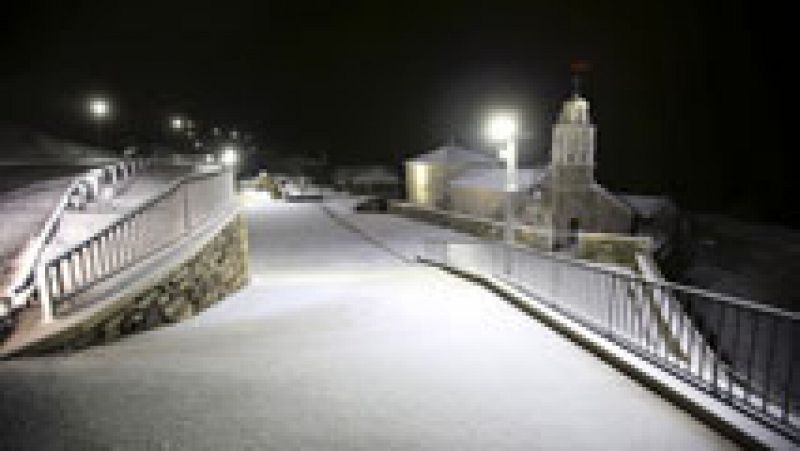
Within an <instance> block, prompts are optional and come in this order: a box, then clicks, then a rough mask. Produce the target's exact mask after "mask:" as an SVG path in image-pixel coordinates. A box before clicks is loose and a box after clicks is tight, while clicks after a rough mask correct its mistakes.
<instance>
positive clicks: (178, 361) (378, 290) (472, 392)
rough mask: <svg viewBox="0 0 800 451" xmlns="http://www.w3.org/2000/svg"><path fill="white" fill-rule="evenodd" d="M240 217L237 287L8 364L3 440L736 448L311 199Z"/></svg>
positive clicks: (168, 445) (0, 366)
mask: <svg viewBox="0 0 800 451" xmlns="http://www.w3.org/2000/svg"><path fill="white" fill-rule="evenodd" d="M246 214H247V218H248V221H249V226H250V244H251V254H252V266H251V270H252V274H253V277H252V279H253V280H252V283H251V285H250V286H249V287H248V288H246V289H245V290H243V291H241V292H240V293H238V294H236V295H234V296H232V297H231V298H229V299H227V300H226V301H224V302H221V303H219V304H217V305H216V306H215V307H213V308H211V309H209V310H207V311H205V312H203V313H202V314H200V315H199V316H197V317H196V318H194V319H192V320H189V321H187V322H184V323H182V324H179V325H176V326H173V327H168V328H164V329H160V330H157V331H152V332H148V333H144V334H140V335H136V336H132V337H129V338H127V339H125V340H122V341H120V342H118V343H115V344H112V345H108V346H104V347H97V348H93V349H89V350H86V351H83V352H79V353H76V354H72V355H63V356H50V357H43V358H32V359H24V360H15V361H3V362H0V393H2V402H0V421H2V423H0V424H2V425H3V426H2V429H1V430H2V433H0V448H4V447H6V446H8V447H12V448H13V447H22V445H26V447H32V446H35V447H48V448H60V447H68V448H96V447H103V448H108V447H120V448H137V449H141V448H156V449H242V448H248V447H249V448H254V449H262V448H267V447H269V448H273V449H308V448H316V449H386V448H393V449H409V448H413V449H419V448H424V449H532V448H545V449H547V448H561V449H575V448H590V449H730V448H731V446H732V445H731V443H729V442H727V441H726V440H725V439H723V438H721V437H720V436H718V435H717V434H716V433H715V432H713V431H712V430H710V429H708V428H707V427H706V426H704V425H702V424H701V423H699V422H697V421H696V420H694V419H693V418H692V417H690V416H689V415H688V414H686V413H684V412H683V411H681V410H679V409H678V408H676V407H674V406H672V405H671V404H669V403H667V402H666V401H664V400H662V399H661V398H660V397H659V396H657V395H656V394H654V393H651V392H649V391H647V390H646V389H644V388H642V387H641V386H639V385H637V384H636V383H634V382H632V381H631V380H629V379H628V378H626V377H625V376H623V375H621V374H620V373H618V372H617V371H615V370H614V369H612V368H610V367H609V366H607V365H606V364H604V363H603V362H601V361H600V360H598V359H596V358H595V357H593V356H592V355H590V354H588V353H587V352H585V351H584V350H583V349H581V348H579V347H578V346H576V345H574V344H572V343H571V342H569V341H567V340H565V339H564V338H562V337H561V336H559V335H557V334H556V333H555V332H553V331H551V330H549V329H547V328H546V327H544V326H542V325H541V324H539V323H537V322H536V321H534V320H532V319H530V318H528V317H526V316H524V315H522V314H520V313H519V312H518V311H516V310H514V309H513V308H512V307H510V306H508V305H507V304H506V303H504V302H502V301H500V300H498V299H497V298H495V297H494V296H493V295H491V294H490V293H488V292H487V291H485V290H483V289H481V288H479V287H477V286H475V285H472V284H470V283H467V282H465V281H462V280H459V279H455V278H452V277H450V276H448V275H446V274H443V273H440V272H438V271H436V270H434V269H430V268H425V267H420V266H415V265H410V264H407V263H404V262H403V261H402V260H400V259H398V258H397V257H395V256H394V255H393V254H391V253H388V252H386V251H385V250H383V249H381V248H379V247H376V246H375V245H373V244H372V243H370V242H368V241H366V240H364V239H362V237H361V236H360V235H358V234H356V233H354V232H352V231H351V230H348V229H346V228H344V227H342V226H340V225H339V224H338V223H337V222H336V221H334V220H333V219H331V218H330V217H329V216H328V215H326V214H325V213H324V212H322V210H321V209H320V208H319V206H318V205H315V204H296V205H291V204H283V203H269V202H266V201H264V200H256V201H253V200H252V199H251V202H250V205H248V206H247V207H246ZM4 442H5V443H4Z"/></svg>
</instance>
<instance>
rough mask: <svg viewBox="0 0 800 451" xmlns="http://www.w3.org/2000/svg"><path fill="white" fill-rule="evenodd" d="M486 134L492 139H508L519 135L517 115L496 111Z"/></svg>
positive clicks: (490, 119)
mask: <svg viewBox="0 0 800 451" xmlns="http://www.w3.org/2000/svg"><path fill="white" fill-rule="evenodd" d="M486 135H487V137H488V138H489V139H490V140H492V141H506V140H509V139H512V138H514V137H516V135H517V117H516V115H515V114H513V113H510V112H504V113H495V114H493V115H492V116H491V117H490V118H489V124H488V126H487V128H486Z"/></svg>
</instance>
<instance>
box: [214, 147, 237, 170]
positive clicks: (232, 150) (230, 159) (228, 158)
mask: <svg viewBox="0 0 800 451" xmlns="http://www.w3.org/2000/svg"><path fill="white" fill-rule="evenodd" d="M219 161H220V163H222V164H223V165H225V166H235V165H236V164H237V163H239V149H238V148H237V147H236V146H232V145H226V146H223V147H222V153H220V156H219Z"/></svg>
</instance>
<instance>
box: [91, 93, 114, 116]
mask: <svg viewBox="0 0 800 451" xmlns="http://www.w3.org/2000/svg"><path fill="white" fill-rule="evenodd" d="M110 112H111V106H110V105H109V103H108V100H106V99H99V98H96V99H90V100H89V113H90V114H91V115H92V117H93V118H95V119H97V120H103V119H105V118H107V117H108V114H109V113H110Z"/></svg>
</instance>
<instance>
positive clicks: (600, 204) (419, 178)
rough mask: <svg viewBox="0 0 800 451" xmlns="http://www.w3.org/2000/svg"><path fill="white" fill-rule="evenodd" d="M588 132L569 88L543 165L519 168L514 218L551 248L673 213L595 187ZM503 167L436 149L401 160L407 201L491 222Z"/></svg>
mask: <svg viewBox="0 0 800 451" xmlns="http://www.w3.org/2000/svg"><path fill="white" fill-rule="evenodd" d="M596 135H597V132H596V128H595V125H594V124H593V122H592V119H591V115H590V109H589V101H588V100H587V99H586V98H585V97H583V96H581V95H580V94H578V93H577V91H576V92H575V93H573V94H572V96H571V97H570V98H569V99H567V100H565V101H564V102H563V104H562V106H561V110H560V113H559V115H558V117H557V119H556V122H555V124H554V125H553V131H552V142H551V149H550V161H549V164H546V165H543V166H539V167H533V168H521V169H520V170H519V183H518V186H519V189H518V192H517V193H515V195H514V200H513V204H514V206H515V209H516V215H515V217H516V218H517V221H518V222H519V223H520V225H522V226H526V227H528V228H529V229H531V230H535V231H537V233H540V234H544V235H547V236H548V241H549V242H550V247H551V248H552V249H563V248H567V247H570V246H572V245H574V244H575V243H576V242H577V239H578V237H579V234H580V233H585V232H592V233H606V234H619V235H633V234H635V233H637V232H641V231H642V227H641V225H643V224H647V223H649V222H653V221H654V220H653V218H652V216H653V215H654V214H664V213H666V214H675V213H676V209H675V208H674V205H673V204H672V203H671V201H670V200H669V199H668V198H666V197H660V196H631V195H620V194H614V193H611V192H609V191H608V190H607V189H605V188H604V187H603V186H601V185H600V184H599V183H598V182H597V180H596V179H595V161H596V155H597V154H596V149H597V146H596ZM503 168H504V166H503V163H502V162H500V161H499V160H498V159H497V158H496V157H494V156H490V155H487V154H484V153H481V152H479V151H471V150H469V149H465V148H462V147H458V146H455V145H447V146H442V147H440V148H438V149H436V150H434V151H432V152H429V153H426V154H423V155H420V156H418V157H416V158H413V159H410V160H408V161H406V189H407V199H408V201H409V202H410V203H411V204H412V205H418V206H420V207H423V208H428V209H436V210H448V211H453V212H457V213H460V214H466V215H473V216H477V217H482V218H489V219H495V220H498V221H499V220H502V218H503V208H504V196H505V193H504V184H505V170H504V169H503ZM654 212H655V213H654ZM648 234H650V233H648ZM654 238H655V237H654Z"/></svg>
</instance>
